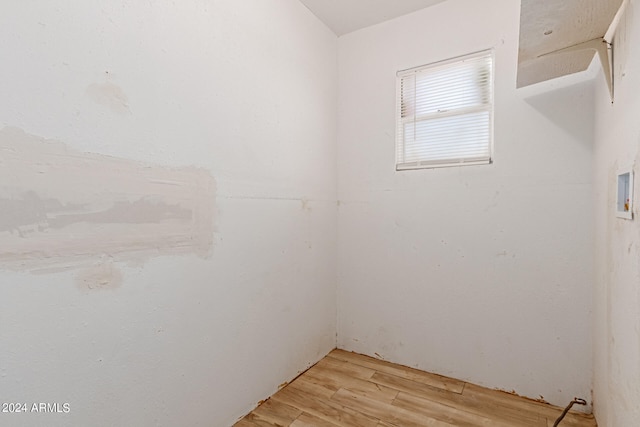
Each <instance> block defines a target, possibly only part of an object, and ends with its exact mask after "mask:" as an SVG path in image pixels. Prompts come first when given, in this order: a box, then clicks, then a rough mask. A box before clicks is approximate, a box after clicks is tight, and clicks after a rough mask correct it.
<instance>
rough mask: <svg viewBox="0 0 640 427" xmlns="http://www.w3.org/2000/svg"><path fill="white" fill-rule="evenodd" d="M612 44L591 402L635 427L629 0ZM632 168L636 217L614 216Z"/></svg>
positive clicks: (633, 75) (635, 126) (604, 109)
mask: <svg viewBox="0 0 640 427" xmlns="http://www.w3.org/2000/svg"><path fill="white" fill-rule="evenodd" d="M614 44H615V58H616V61H615V73H614V75H615V102H614V103H613V104H612V103H611V100H610V96H609V92H608V89H607V87H606V85H605V83H604V77H600V79H599V82H598V83H599V84H598V86H597V91H596V122H595V123H596V130H595V135H596V138H595V141H596V161H595V183H596V184H595V189H596V263H595V265H596V288H595V310H594V332H595V338H594V344H595V346H594V350H595V357H594V359H595V360H594V361H595V378H594V379H595V381H594V401H595V413H596V417H597V419H598V425H599V426H602V427H627V426H636V425H640V406H638V402H640V261H639V260H640V222H638V221H639V218H638V214H639V213H640V209H638V199H639V197H640V191H638V189H639V185H638V184H639V183H638V175H637V174H638V172H639V169H638V166H640V149H639V148H640V121H638V116H639V115H640V99H639V98H638V87H640V5H639V3H638V2H637V1H635V0H634V1H631V2H630V7H629V8H628V9H627V12H626V14H625V16H624V17H623V19H622V20H621V24H620V26H619V28H618V34H617V35H616V38H615V40H614ZM629 166H633V167H634V169H635V173H636V179H635V191H634V199H635V201H636V202H635V208H634V209H633V211H634V215H635V219H634V220H633V221H629V220H625V219H620V218H617V217H616V216H615V210H614V209H615V203H616V200H615V198H616V194H617V184H616V179H617V178H616V175H617V173H618V172H619V170H620V169H621V168H626V167H629Z"/></svg>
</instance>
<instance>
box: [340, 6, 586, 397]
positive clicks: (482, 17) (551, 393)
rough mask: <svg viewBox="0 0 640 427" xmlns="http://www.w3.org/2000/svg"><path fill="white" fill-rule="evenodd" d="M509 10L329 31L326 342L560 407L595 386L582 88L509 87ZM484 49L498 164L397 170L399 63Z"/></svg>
mask: <svg viewBox="0 0 640 427" xmlns="http://www.w3.org/2000/svg"><path fill="white" fill-rule="evenodd" d="M519 12H520V9H519V2H514V1H511V0H491V1H483V2H478V1H474V0H448V1H446V2H443V3H440V4H437V5H435V6H433V7H430V8H428V9H425V10H422V11H419V12H415V13H413V14H411V15H407V16H404V17H401V18H398V19H396V20H394V21H390V22H386V23H383V24H380V25H377V26H374V27H370V28H366V29H363V30H360V31H356V32H354V33H351V34H348V35H345V36H343V37H341V38H340V39H339V63H340V98H339V99H340V101H339V132H338V134H339V138H338V150H339V154H338V161H339V163H338V170H339V178H338V183H339V190H338V194H339V200H340V207H339V216H338V224H339V225H338V230H339V234H338V236H339V244H338V248H339V253H338V255H339V256H338V304H339V305H338V343H339V346H340V347H341V348H344V349H347V350H354V351H357V352H361V353H366V354H368V355H371V356H374V357H377V356H376V354H378V355H380V356H381V357H383V358H385V359H387V360H391V361H394V362H399V363H402V364H405V365H408V366H412V367H417V368H420V369H424V370H427V371H431V372H437V373H440V374H444V375H449V376H453V377H456V378H461V379H464V380H468V381H471V382H473V383H478V384H482V385H485V386H488V387H492V388H493V387H496V388H500V389H504V390H508V391H511V390H515V392H517V393H519V394H521V395H525V396H529V397H531V398H543V399H544V400H546V401H548V402H551V403H554V404H557V405H562V406H564V405H566V404H567V402H569V401H570V400H571V399H573V398H574V397H575V396H579V397H584V398H586V399H587V400H590V394H591V384H592V369H591V366H592V363H591V360H592V358H591V353H590V350H589V349H590V348H591V337H592V336H591V328H590V325H591V307H592V299H591V289H592V283H593V274H592V269H591V266H592V265H593V237H592V236H593V231H592V228H593V227H592V225H593V223H592V212H593V209H592V206H593V205H592V202H593V201H592V169H591V168H592V160H593V159H592V149H593V147H592V144H593V134H592V126H593V120H594V119H593V90H592V86H591V85H590V83H581V84H579V85H575V86H569V87H567V88H565V89H563V90H560V91H550V92H545V93H539V94H536V95H534V96H531V94H527V95H525V94H523V93H522V92H521V91H520V90H517V89H516V73H517V62H518V61H517V60H518V37H519V32H518V22H519ZM452 28H455V29H456V30H455V35H451V36H449V35H448V34H450V33H451V31H452ZM415 40H422V41H425V42H424V43H420V42H415V43H414V42H407V41H415ZM434 41H436V42H434ZM488 48H493V49H494V50H495V69H496V75H495V132H494V144H495V147H494V148H495V153H494V154H495V155H494V163H493V164H491V165H480V166H465V167H451V168H439V169H424V170H415V171H404V172H396V171H395V167H394V166H395V165H394V161H395V158H394V145H395V121H394V112H395V109H396V96H395V91H396V80H395V76H396V72H397V71H398V70H404V69H408V68H411V67H416V66H420V65H424V64H429V63H432V62H436V61H439V60H443V59H447V58H451V57H455V56H459V55H463V54H466V53H470V52H477V51H481V50H484V49H488ZM587 410H588V408H587Z"/></svg>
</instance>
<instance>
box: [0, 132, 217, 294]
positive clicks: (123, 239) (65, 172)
mask: <svg viewBox="0 0 640 427" xmlns="http://www.w3.org/2000/svg"><path fill="white" fill-rule="evenodd" d="M214 198H215V181H214V179H213V177H212V176H211V174H210V173H209V172H208V171H206V170H204V169H200V168H196V167H179V168H171V167H166V166H158V165H149V164H144V163H141V162H136V161H133V160H129V159H121V158H116V157H110V156H105V155H100V154H91V153H81V152H77V151H74V150H72V149H69V148H68V147H67V146H66V145H65V144H63V143H61V142H57V141H51V140H45V139H43V138H40V137H37V136H34V135H29V134H27V133H25V132H24V131H22V130H20V129H17V128H11V127H6V128H4V129H2V130H0V268H4V269H11V270H27V271H32V272H44V271H57V270H65V269H71V268H83V267H87V266H90V267H91V268H92V269H94V270H95V269H96V266H95V262H96V259H106V260H108V263H112V262H114V261H123V262H133V263H140V262H144V261H145V260H146V259H149V258H150V257H153V256H159V255H176V254H196V255H198V256H200V257H207V256H208V255H209V254H210V252H211V249H212V246H213V209H214V206H213V203H214ZM109 265H110V264H109ZM100 268H103V267H99V268H98V270H97V271H98V272H100V271H102V270H100ZM111 268H112V266H111V267H108V268H107V269H106V270H105V269H104V268H103V270H104V271H110V270H109V269H111ZM81 277H84V278H86V277H87V275H86V274H85V275H84V276H83V275H81ZM83 280H84V279H83ZM116 282H118V280H116Z"/></svg>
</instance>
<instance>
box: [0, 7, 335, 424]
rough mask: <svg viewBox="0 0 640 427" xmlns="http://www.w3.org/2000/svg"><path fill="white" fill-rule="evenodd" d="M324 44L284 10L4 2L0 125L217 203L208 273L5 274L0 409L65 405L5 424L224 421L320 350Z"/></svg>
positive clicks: (198, 261) (128, 267)
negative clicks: (188, 184)
mask: <svg viewBox="0 0 640 427" xmlns="http://www.w3.org/2000/svg"><path fill="white" fill-rule="evenodd" d="M336 43H337V42H336V37H335V35H333V34H332V33H331V32H330V31H329V30H328V29H326V28H325V27H324V26H323V25H322V24H321V23H319V21H318V20H317V19H316V18H315V17H314V16H313V15H312V14H311V13H310V12H309V11H308V10H307V9H306V8H305V7H304V6H302V5H301V4H300V3H299V2H298V1H297V0H271V1H264V0H245V1H241V2H238V1H234V0H219V1H214V2H211V1H189V2H173V1H160V2H139V1H130V0H119V1H99V0H91V1H73V2H69V1H54V2H35V3H34V2H3V3H2V5H1V6H0V52H2V57H3V58H4V60H3V65H2V67H0V94H2V95H1V98H2V102H0V120H1V122H0V125H1V126H0V127H4V126H11V127H14V128H18V130H20V129H21V130H22V131H24V132H25V133H26V134H27V135H31V136H30V137H29V138H31V139H32V140H33V139H35V140H37V139H38V138H47V139H54V140H57V141H60V142H61V143H62V144H64V145H65V146H66V147H68V149H69V150H70V151H69V152H72V151H79V152H86V151H89V152H93V153H99V154H101V155H109V156H114V157H116V158H122V159H129V160H131V161H137V162H147V163H149V164H153V165H160V166H162V167H166V168H168V169H169V170H170V169H171V168H173V167H186V166H196V167H199V168H200V170H204V171H206V172H207V173H208V174H210V176H211V177H212V178H213V179H215V181H216V187H217V189H216V197H215V200H213V199H212V200H208V201H205V202H209V203H215V206H214V211H213V212H214V214H213V217H214V218H213V221H214V227H215V233H214V239H213V240H214V243H213V247H212V248H211V252H212V254H211V255H209V257H205V258H204V259H203V258H199V257H198V256H196V255H183V256H177V255H168V256H157V257H155V258H152V259H150V260H147V261H146V262H144V263H140V262H139V261H137V260H136V259H135V257H133V256H132V259H131V260H130V261H132V262H127V260H126V259H125V260H121V258H117V259H116V261H115V263H114V265H113V266H110V267H109V268H112V267H113V268H115V269H117V270H118V274H120V275H121V276H122V283H121V284H120V286H119V287H117V288H114V289H94V290H90V289H87V288H81V287H79V285H77V284H76V281H77V279H76V276H77V274H78V272H77V271H75V270H66V271H62V272H55V273H51V272H50V273H44V274H38V275H35V274H31V273H29V272H28V271H20V270H18V271H9V270H8V269H7V268H6V266H3V265H0V288H1V290H2V297H1V298H0V348H1V349H2V351H1V352H0V402H26V403H28V404H31V403H34V402H45V403H56V402H57V403H60V404H62V403H69V404H70V409H71V412H70V413H69V414H13V415H10V414H0V424H2V425H12V426H36V425H44V424H47V425H77V426H79V425H91V426H113V425H130V426H143V425H164V426H177V425H183V426H205V425H206V426H224V425H231V424H232V423H233V422H234V421H235V420H236V418H237V417H239V416H241V415H244V414H245V413H246V412H248V411H249V410H250V409H251V408H252V407H253V406H254V405H255V404H256V403H257V402H258V400H260V399H264V398H266V397H267V396H269V395H270V394H272V393H273V392H274V391H275V390H276V389H277V387H278V385H279V384H280V383H282V382H283V381H285V380H289V379H291V378H292V377H294V376H295V375H296V374H297V373H298V372H299V371H301V370H303V369H305V368H306V367H308V366H309V365H310V364H311V363H313V362H315V361H316V360H318V359H320V358H321V357H322V356H324V355H325V354H326V353H327V352H328V351H329V350H331V349H332V348H333V347H335V340H336V337H335V330H336V320H335V319H336V298H335V296H336V294H335V247H336V237H335V230H336V206H335V200H336V149H335V140H336V118H335V112H336V108H337V65H336ZM42 144H46V142H42ZM53 162H54V163H55V161H53ZM48 166H51V164H50V165H48ZM48 166H47V165H42V167H43V168H45V169H46V167H48ZM53 166H55V164H53ZM117 173H118V171H114V174H117ZM77 180H78V181H79V182H84V181H83V176H78V177H77ZM3 184H4V186H3ZM49 185H50V188H51V189H52V191H53V190H55V189H57V188H56V187H57V185H59V184H58V183H57V182H56V181H55V180H50V181H49ZM108 185H109V183H108V182H106V183H105V186H108ZM9 190H10V189H9V188H8V187H7V184H6V183H0V191H4V192H8V191H9ZM11 190H12V191H13V190H16V188H13V189H11ZM17 190H24V191H29V188H23V189H21V188H18V189H17ZM114 191H116V190H115V189H114ZM3 195H4V196H3V197H5V198H6V194H5V193H3ZM0 196H2V195H0ZM96 227H97V226H96ZM1 228H2V227H0V229H1ZM134 231H135V230H134V228H132V232H134ZM107 238H108V236H107ZM0 242H1V241H0ZM61 244H64V242H61ZM0 245H2V243H0ZM0 249H7V248H0ZM111 255H112V254H110V253H104V254H102V257H103V258H107V259H108V258H110V257H111ZM159 255H160V254H159ZM118 260H120V261H118ZM30 261H33V260H30ZM109 271H112V270H109Z"/></svg>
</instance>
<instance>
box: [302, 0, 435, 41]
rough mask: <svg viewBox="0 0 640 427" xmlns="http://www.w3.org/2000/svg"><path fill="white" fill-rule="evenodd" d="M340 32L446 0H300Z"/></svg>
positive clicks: (350, 30) (353, 29)
mask: <svg viewBox="0 0 640 427" xmlns="http://www.w3.org/2000/svg"><path fill="white" fill-rule="evenodd" d="M300 1H301V2H302V3H303V4H304V5H305V6H307V8H309V10H311V12H313V14H314V15H316V16H317V17H318V18H319V19H320V20H321V21H322V22H324V23H325V24H326V25H327V26H328V27H329V28H331V30H333V32H334V33H336V35H338V36H341V35H343V34H347V33H350V32H352V31H356V30H359V29H361V28H365V27H368V26H370V25H374V24H378V23H380V22H384V21H388V20H389V19H393V18H397V17H398V16H402V15H406V14H407V13H411V12H415V11H416V10H420V9H424V8H425V7H429V6H433V5H434V4H437V3H441V2H443V1H444V0H300Z"/></svg>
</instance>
